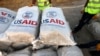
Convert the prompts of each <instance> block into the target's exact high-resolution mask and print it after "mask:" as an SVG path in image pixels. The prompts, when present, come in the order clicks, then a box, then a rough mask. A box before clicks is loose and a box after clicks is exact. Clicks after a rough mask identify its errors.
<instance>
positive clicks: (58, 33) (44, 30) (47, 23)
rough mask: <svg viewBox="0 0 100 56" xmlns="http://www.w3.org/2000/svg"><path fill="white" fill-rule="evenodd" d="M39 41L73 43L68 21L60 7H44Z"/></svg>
mask: <svg viewBox="0 0 100 56" xmlns="http://www.w3.org/2000/svg"><path fill="white" fill-rule="evenodd" d="M39 37H40V39H41V41H42V42H43V43H44V44H49V45H75V44H76V43H75V42H74V40H73V37H72V34H71V29H70V26H69V23H68V22H67V21H66V19H65V17H64V14H63V11H62V9H61V8H57V7H50V8H46V9H45V10H44V11H43V14H42V20H41V27H40V35H39Z"/></svg>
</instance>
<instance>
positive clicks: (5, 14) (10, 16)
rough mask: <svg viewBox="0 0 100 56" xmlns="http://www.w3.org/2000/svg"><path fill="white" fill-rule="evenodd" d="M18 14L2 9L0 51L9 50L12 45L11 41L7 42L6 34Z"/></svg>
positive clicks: (0, 13) (0, 12)
mask: <svg viewBox="0 0 100 56" xmlns="http://www.w3.org/2000/svg"><path fill="white" fill-rule="evenodd" d="M15 17H16V12H14V11H12V10H10V9H7V8H0V50H3V51H4V50H8V49H9V46H10V44H11V42H10V41H8V40H7V38H4V37H6V35H4V32H5V31H6V30H7V29H8V28H9V25H10V24H11V22H12V21H13V20H14V19H15Z"/></svg>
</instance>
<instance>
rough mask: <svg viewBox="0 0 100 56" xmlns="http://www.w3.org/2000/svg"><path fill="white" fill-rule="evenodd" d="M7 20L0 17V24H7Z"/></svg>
mask: <svg viewBox="0 0 100 56" xmlns="http://www.w3.org/2000/svg"><path fill="white" fill-rule="evenodd" d="M8 22H9V20H8V19H7V18H5V17H0V23H2V24H4V23H8Z"/></svg>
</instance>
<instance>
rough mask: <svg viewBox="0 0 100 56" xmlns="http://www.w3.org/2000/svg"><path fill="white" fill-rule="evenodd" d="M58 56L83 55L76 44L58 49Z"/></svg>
mask: <svg viewBox="0 0 100 56" xmlns="http://www.w3.org/2000/svg"><path fill="white" fill-rule="evenodd" d="M57 53H58V56H84V55H83V53H82V51H81V49H79V48H78V47H77V46H70V47H63V48H60V49H59V50H58V51H57Z"/></svg>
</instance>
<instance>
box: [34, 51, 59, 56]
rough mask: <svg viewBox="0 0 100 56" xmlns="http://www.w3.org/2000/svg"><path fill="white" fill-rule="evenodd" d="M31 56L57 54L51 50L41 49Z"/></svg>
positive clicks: (52, 55) (54, 55) (55, 55)
mask: <svg viewBox="0 0 100 56" xmlns="http://www.w3.org/2000/svg"><path fill="white" fill-rule="evenodd" d="M32 56H57V53H56V52H55V51H53V50H52V49H41V50H37V51H35V52H34V51H33V53H32Z"/></svg>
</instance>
